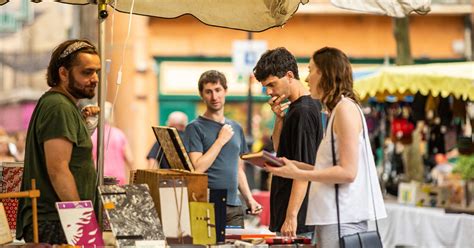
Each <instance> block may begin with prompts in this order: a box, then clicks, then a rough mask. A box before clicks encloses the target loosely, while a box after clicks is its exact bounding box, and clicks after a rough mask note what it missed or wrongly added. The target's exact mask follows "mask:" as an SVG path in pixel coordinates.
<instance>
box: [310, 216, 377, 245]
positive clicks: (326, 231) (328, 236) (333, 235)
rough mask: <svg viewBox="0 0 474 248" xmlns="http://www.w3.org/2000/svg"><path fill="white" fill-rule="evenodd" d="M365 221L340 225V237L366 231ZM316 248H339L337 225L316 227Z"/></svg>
mask: <svg viewBox="0 0 474 248" xmlns="http://www.w3.org/2000/svg"><path fill="white" fill-rule="evenodd" d="M367 229H368V227H367V221H362V222H357V223H345V224H341V236H345V235H350V234H354V233H358V232H365V231H367ZM315 231H316V244H317V246H318V248H339V233H338V231H337V224H333V225H321V226H316V228H315Z"/></svg>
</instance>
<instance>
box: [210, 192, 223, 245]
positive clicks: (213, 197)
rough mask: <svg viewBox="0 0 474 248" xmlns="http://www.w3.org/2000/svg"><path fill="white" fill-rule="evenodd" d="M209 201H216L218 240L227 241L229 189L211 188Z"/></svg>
mask: <svg viewBox="0 0 474 248" xmlns="http://www.w3.org/2000/svg"><path fill="white" fill-rule="evenodd" d="M209 202H211V203H214V213H215V217H216V241H217V242H222V243H223V242H225V221H226V216H227V214H226V213H227V190H226V189H209Z"/></svg>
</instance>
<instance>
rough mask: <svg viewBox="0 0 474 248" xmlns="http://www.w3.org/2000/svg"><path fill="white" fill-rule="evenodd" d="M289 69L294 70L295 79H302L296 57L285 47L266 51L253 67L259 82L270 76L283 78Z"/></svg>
mask: <svg viewBox="0 0 474 248" xmlns="http://www.w3.org/2000/svg"><path fill="white" fill-rule="evenodd" d="M288 71H291V72H293V75H294V76H295V79H298V80H299V79H300V76H299V74H298V65H297V63H296V58H295V56H293V54H291V53H290V52H289V51H288V50H286V48H284V47H278V48H275V49H273V50H268V51H266V52H265V53H264V54H263V55H262V57H260V59H259V60H258V62H257V65H256V66H255V68H253V73H254V75H255V78H256V79H257V80H258V81H259V82H262V81H264V80H265V79H267V78H268V77H269V76H275V77H278V78H282V77H284V76H285V74H286V73H287V72H288Z"/></svg>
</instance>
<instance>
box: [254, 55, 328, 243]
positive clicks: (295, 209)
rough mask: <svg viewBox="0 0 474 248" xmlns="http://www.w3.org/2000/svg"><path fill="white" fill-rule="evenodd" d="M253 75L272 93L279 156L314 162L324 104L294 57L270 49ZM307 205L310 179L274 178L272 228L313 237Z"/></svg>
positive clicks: (271, 100)
mask: <svg viewBox="0 0 474 248" xmlns="http://www.w3.org/2000/svg"><path fill="white" fill-rule="evenodd" d="M254 74H255V77H256V78H257V80H258V81H260V82H261V83H262V86H264V87H265V88H266V93H267V95H269V96H271V98H270V100H269V101H268V104H270V106H271V108H272V110H273V112H274V113H275V114H276V119H275V125H274V129H273V134H272V140H273V146H274V149H275V151H277V156H278V157H286V158H288V159H292V160H297V161H300V162H305V163H308V164H314V162H315V160H316V151H317V149H318V146H319V143H320V142H321V139H322V136H323V133H322V127H321V118H320V116H321V104H320V103H319V101H317V100H313V99H312V98H311V96H310V92H309V90H308V89H307V87H306V86H304V85H303V84H302V83H301V82H300V80H299V75H298V66H297V63H296V59H295V57H294V56H293V55H292V54H291V53H290V52H289V51H288V50H286V49H285V48H276V49H273V50H269V51H267V52H265V53H264V54H263V55H262V57H261V58H260V60H259V61H258V62H257V65H256V66H255V68H254ZM286 100H288V102H285V101H286ZM286 109H288V111H287V112H286V113H285V110H286ZM307 206H308V182H307V181H297V180H292V179H286V178H282V177H278V176H273V177H272V183H271V192H270V230H271V231H274V232H280V233H281V234H282V235H284V236H296V235H304V236H312V233H313V232H314V227H311V226H306V225H305V221H306V209H307Z"/></svg>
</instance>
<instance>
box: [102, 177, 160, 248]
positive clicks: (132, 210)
mask: <svg viewBox="0 0 474 248" xmlns="http://www.w3.org/2000/svg"><path fill="white" fill-rule="evenodd" d="M99 193H100V197H101V199H102V204H103V206H104V209H105V212H106V214H107V217H108V219H109V222H110V227H111V229H112V233H113V235H114V237H115V239H116V242H117V246H118V247H125V246H134V245H135V242H136V241H137V240H164V239H165V236H164V234H163V228H162V226H161V222H160V220H159V218H158V214H157V213H156V210H155V204H154V203H153V200H152V198H151V195H150V192H149V189H148V185H146V184H133V185H103V186H99Z"/></svg>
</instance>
